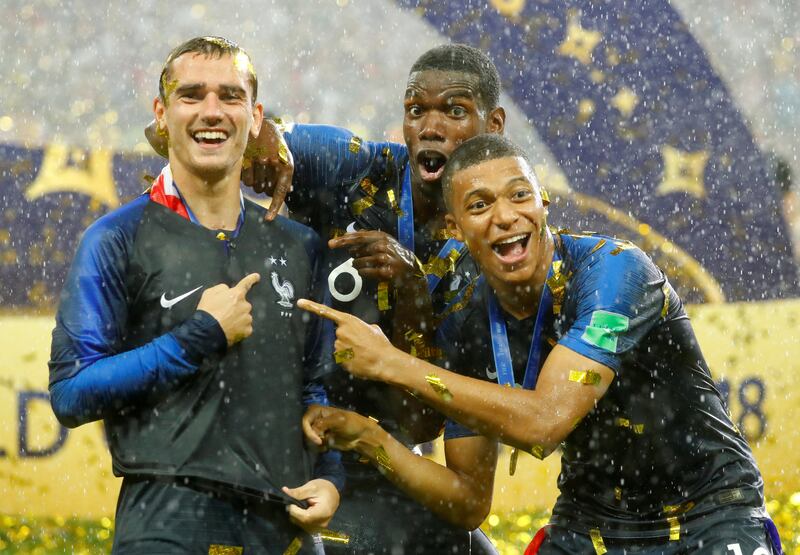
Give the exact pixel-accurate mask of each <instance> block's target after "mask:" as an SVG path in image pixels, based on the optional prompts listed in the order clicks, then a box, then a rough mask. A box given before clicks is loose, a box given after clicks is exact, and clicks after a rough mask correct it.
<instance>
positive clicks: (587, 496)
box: [300, 135, 780, 555]
mask: <svg viewBox="0 0 800 555" xmlns="http://www.w3.org/2000/svg"><path fill="white" fill-rule="evenodd" d="M442 183H443V192H444V194H445V195H446V198H447V202H448V207H449V213H448V215H447V222H448V228H449V229H450V231H451V232H452V233H453V235H454V237H456V238H457V239H459V240H462V241H464V242H465V243H466V244H467V246H468V247H469V251H470V253H471V254H472V256H473V257H474V259H475V261H476V262H477V264H478V266H479V267H480V268H481V271H482V275H481V278H480V279H478V280H476V281H475V282H473V283H472V284H471V285H469V286H468V287H467V288H465V289H464V290H463V292H462V295H461V296H460V298H458V299H457V300H456V301H455V302H454V303H453V304H452V305H451V307H450V308H449V312H450V316H449V318H448V319H447V320H446V321H445V323H444V324H443V325H442V326H441V328H440V330H439V331H440V340H439V346H440V347H441V348H442V349H443V350H444V351H445V353H446V355H445V356H444V358H443V360H442V361H441V364H443V365H444V366H445V368H447V369H445V368H443V367H437V366H434V365H433V364H431V363H428V362H425V361H422V360H419V359H417V358H414V357H411V356H410V355H408V354H406V353H403V352H401V351H399V350H397V349H395V348H393V347H392V346H391V344H390V343H389V342H388V341H387V340H386V338H385V337H383V336H382V335H381V334H380V333H378V331H377V330H376V329H375V328H374V327H370V326H367V325H366V324H364V323H363V322H361V321H359V320H358V319H356V318H355V317H353V316H351V315H348V314H343V313H340V312H335V311H333V310H331V309H330V308H328V307H324V306H321V305H318V304H315V303H310V302H306V301H301V302H300V306H301V307H302V308H305V309H308V310H312V311H313V312H315V313H317V314H319V315H321V316H324V317H327V318H329V319H331V320H333V321H334V322H335V323H337V324H338V329H337V339H336V350H337V352H339V353H347V356H346V360H345V362H344V363H343V366H344V367H345V368H346V369H347V370H348V371H349V372H351V373H352V374H353V375H354V376H357V377H360V378H365V379H372V380H378V381H382V382H385V383H388V384H391V385H393V386H395V387H400V388H405V389H408V390H409V391H411V392H412V393H414V394H415V395H417V396H418V397H420V398H422V399H424V400H425V402H427V403H429V404H430V405H431V406H433V407H434V408H436V409H437V410H439V411H441V412H442V413H444V414H446V415H447V416H448V417H449V418H450V419H451V420H450V422H448V425H447V430H446V432H445V449H446V453H448V454H449V452H450V451H451V450H455V449H456V446H458V448H459V449H465V448H468V449H470V450H471V451H472V455H473V457H474V465H475V466H476V467H478V468H482V469H484V470H482V472H481V473H476V472H468V473H465V472H464V471H463V464H464V461H463V459H460V460H459V466H457V467H455V468H449V467H450V466H451V465H450V461H449V459H448V461H447V462H448V468H445V467H441V466H439V465H436V464H435V463H433V462H432V461H427V460H423V459H420V458H419V457H414V456H413V455H410V454H409V452H408V451H407V450H406V449H404V448H403V446H402V445H400V444H398V443H397V442H396V441H394V440H393V439H392V438H391V436H389V435H388V434H386V433H385V432H384V431H383V430H381V428H380V426H379V424H377V423H375V422H373V421H370V420H369V419H366V418H364V417H363V416H359V415H357V414H354V413H352V412H347V411H342V410H339V409H331V408H325V409H322V410H320V411H319V415H318V417H317V418H316V419H315V420H314V421H310V422H306V431H307V435H308V436H309V437H310V438H311V439H312V440H313V441H315V442H317V443H319V444H325V442H327V443H328V444H330V445H331V446H333V447H336V448H340V449H352V450H356V451H358V452H359V453H360V454H362V455H363V456H365V457H367V458H369V459H370V460H371V461H372V462H373V464H375V465H376V466H379V467H381V468H383V469H384V471H385V472H386V473H387V475H388V476H389V477H390V479H392V480H394V481H395V482H396V483H398V484H399V485H400V486H401V487H403V488H404V489H406V491H408V492H409V494H410V495H412V496H414V497H415V498H416V499H418V500H420V502H422V503H424V504H426V505H427V506H429V507H431V509H432V510H434V511H437V512H439V513H440V514H443V515H446V516H447V517H448V518H450V519H451V520H453V521H454V522H462V523H463V524H464V525H468V526H472V525H473V524H474V523H475V522H479V521H480V520H481V519H482V518H483V517H484V516H485V515H486V514H487V513H488V510H489V508H490V504H491V492H490V491H489V494H488V495H487V494H486V490H485V488H482V487H481V484H480V482H479V481H476V479H477V478H480V476H481V475H483V476H485V475H486V473H487V471H486V467H487V465H492V464H493V463H494V459H492V458H491V456H490V453H491V451H490V449H491V446H492V443H491V441H492V440H493V439H495V438H496V439H499V440H501V441H503V442H504V443H507V444H509V445H511V446H513V447H515V448H517V449H519V450H523V451H525V452H527V453H530V454H532V455H534V456H536V457H538V458H543V457H546V456H548V455H549V454H551V453H552V452H554V451H555V450H556V449H557V448H558V447H560V448H561V450H562V456H561V463H562V466H561V475H560V477H559V488H560V491H561V494H560V496H559V498H558V500H557V502H556V505H555V507H554V508H553V511H552V517H551V522H550V525H548V526H547V527H546V528H544V529H543V530H541V531H540V532H539V534H537V536H536V538H535V539H534V542H533V543H532V544H531V546H530V547H529V551H528V553H537V552H538V553H540V554H551V553H592V552H595V553H599V554H601V553H611V554H615V555H616V554H622V553H632V552H635V553H651V554H656V553H658V554H665V555H677V554H679V553H708V554H714V555H716V554H723V553H748V554H755V555H769V554H772V553H780V540H779V539H778V537H777V532H776V530H775V527H774V525H773V524H772V522H771V520H770V519H769V516H768V514H767V511H766V509H765V507H764V497H763V481H762V479H761V475H760V473H759V471H758V468H757V467H756V463H755V461H754V459H753V456H752V453H751V451H750V448H749V446H748V445H747V442H746V441H745V440H744V438H743V437H742V436H741V434H740V433H739V431H738V430H737V429H736V427H735V426H734V425H733V423H732V422H731V420H730V418H729V417H728V414H727V410H726V407H725V404H724V402H723V399H722V397H721V395H720V393H719V391H718V390H717V389H716V387H715V386H714V382H713V380H712V379H711V374H710V372H709V369H708V367H707V365H706V363H705V360H704V358H703V354H702V352H701V351H700V348H699V346H698V343H697V339H696V338H695V335H694V332H693V330H692V327H691V324H690V322H689V319H688V317H687V315H686V312H685V311H684V308H683V305H682V303H681V300H680V298H679V297H678V295H677V293H676V292H675V291H674V289H673V288H672V286H671V285H670V284H669V282H668V280H667V278H666V276H665V275H664V273H663V272H662V271H661V270H660V269H659V268H658V267H656V266H655V264H653V262H652V261H651V260H650V259H649V258H648V257H647V255H646V254H644V253H643V252H642V251H641V250H639V249H638V248H636V247H635V246H634V245H633V244H631V243H629V242H627V241H623V240H619V239H615V238H612V237H606V236H602V235H596V234H592V233H584V234H580V233H570V232H569V231H560V232H555V233H554V232H552V231H551V230H549V229H548V227H547V224H546V217H547V197H546V195H545V194H544V192H543V190H542V189H541V188H540V187H539V185H538V183H537V181H536V178H535V176H534V174H533V170H532V167H531V164H530V162H529V161H528V159H527V156H526V155H525V153H524V152H522V151H521V150H520V149H519V148H518V147H516V146H515V145H514V144H512V143H510V142H509V141H508V140H507V139H505V138H503V137H501V136H498V135H481V136H478V137H475V138H473V139H470V140H468V141H466V142H464V143H463V144H462V145H461V146H460V147H459V148H458V149H456V151H455V152H454V153H453V154H452V156H451V157H450V159H449V160H448V163H447V166H446V168H445V171H444V174H443V176H442ZM489 382H497V383H489ZM489 475H491V468H490V470H489Z"/></svg>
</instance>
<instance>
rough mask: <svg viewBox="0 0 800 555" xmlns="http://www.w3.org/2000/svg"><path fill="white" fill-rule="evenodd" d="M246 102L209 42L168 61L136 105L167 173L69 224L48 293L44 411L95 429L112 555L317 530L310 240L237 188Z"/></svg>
mask: <svg viewBox="0 0 800 555" xmlns="http://www.w3.org/2000/svg"><path fill="white" fill-rule="evenodd" d="M256 93H257V78H256V74H255V72H254V71H253V68H252V65H251V63H250V59H249V57H248V55H247V54H246V53H245V52H244V51H243V50H242V49H240V48H239V47H238V46H237V45H236V44H234V43H231V42H230V41H228V40H226V39H222V38H218V37H198V38H195V39H191V40H189V41H187V42H185V43H183V44H181V45H180V46H178V47H176V48H175V49H174V50H173V51H172V52H171V53H170V55H169V56H168V58H167V60H166V62H165V64H164V66H163V70H162V75H161V79H160V83H159V96H158V97H157V98H156V99H155V100H154V102H153V109H154V113H155V117H156V121H157V122H158V127H159V130H160V132H162V133H163V134H164V135H166V136H168V137H169V165H167V166H166V167H165V168H164V169H163V170H162V172H161V175H160V176H159V177H158V179H156V180H155V182H154V184H153V186H152V187H151V188H150V189H149V190H148V192H147V193H145V194H143V195H142V196H141V197H139V198H138V199H136V200H134V201H132V202H131V203H129V204H127V205H125V206H123V207H121V208H120V209H118V210H115V211H114V212H112V213H110V214H108V215H106V216H104V217H102V218H101V219H99V220H98V221H97V222H95V223H94V224H93V225H92V226H90V227H89V228H88V229H87V230H86V232H85V234H84V236H83V238H82V240H81V242H80V246H79V248H78V251H77V253H76V256H75V259H74V261H73V264H72V268H71V271H70V274H69V277H68V280H67V284H66V286H65V288H64V292H63V293H62V298H61V303H60V306H59V310H58V314H57V318H56V328H55V330H54V331H53V342H52V354H51V361H50V393H51V402H52V406H53V410H54V411H55V413H56V416H57V417H58V419H59V421H60V422H62V423H63V424H64V425H66V426H69V427H74V426H78V425H81V424H84V423H87V422H91V421H93V420H97V419H103V421H104V424H105V428H106V432H107V436H108V441H109V447H110V449H111V455H112V461H113V469H114V473H115V474H116V475H118V476H122V477H123V478H124V479H123V482H122V488H121V491H120V497H119V501H118V505H117V524H116V532H115V537H114V552H115V553H141V554H152V553H212V552H213V553H222V552H224V553H234V552H238V553H242V549H243V550H244V553H267V552H268V553H283V552H284V550H286V549H287V547H288V546H290V545H292V544H294V547H293V548H292V549H294V550H295V552H296V551H297V548H299V546H298V542H300V543H305V546H304V547H303V549H306V550H310V549H311V547H312V543H311V541H310V540H308V539H306V540H305V541H304V540H303V539H302V535H300V536H298V534H301V532H302V531H301V530H300V529H299V528H297V527H296V526H295V524H299V525H301V526H303V527H307V528H308V529H313V528H315V527H319V526H325V525H326V524H327V522H328V521H329V520H330V518H331V516H332V515H333V513H334V511H335V510H336V507H337V505H338V502H339V493H338V491H337V486H338V487H341V486H342V479H343V473H342V468H341V465H340V463H339V462H338V460H337V459H336V458H335V457H334V458H332V457H329V456H325V457H322V458H320V459H319V460H318V462H317V465H316V468H315V469H314V475H315V476H316V477H315V478H313V479H312V467H311V463H310V458H309V453H308V452H307V451H306V449H305V445H304V440H303V433H302V429H301V419H302V415H303V411H304V407H305V406H306V405H308V404H310V403H312V402H313V403H317V404H319V403H322V404H325V403H326V399H325V394H324V390H323V389H322V388H321V386H320V385H319V383H318V381H317V378H318V377H319V376H316V375H315V374H314V372H316V371H317V368H318V367H319V366H320V365H319V364H318V360H317V359H318V358H319V349H320V344H321V339H320V328H321V326H320V325H319V322H318V321H317V319H311V320H309V318H308V315H307V314H304V313H303V312H302V311H299V310H297V308H296V306H295V301H296V299H297V298H298V297H299V296H303V295H312V296H315V297H318V292H317V290H316V289H317V284H316V281H317V277H316V273H317V271H318V268H317V266H318V264H319V250H320V244H319V238H318V237H317V236H316V234H314V233H313V231H311V230H310V229H308V228H306V227H305V226H303V225H301V224H299V223H296V222H292V221H290V220H288V219H285V218H282V217H281V218H278V219H276V220H275V221H273V222H271V223H269V224H268V223H266V222H264V215H265V210H263V209H262V208H261V207H259V206H258V205H256V204H254V203H252V202H249V201H245V200H244V199H243V197H242V195H241V191H240V185H239V183H240V182H239V178H240V174H241V165H242V157H243V153H244V150H245V146H246V143H247V139H248V136H254V135H257V134H258V131H259V126H260V125H261V121H262V111H263V108H262V106H261V104H260V103H258V102H256ZM262 276H263V279H261V277H262ZM318 298H319V297H318ZM287 486H292V487H291V488H289V487H287ZM287 507H288V511H287ZM290 518H291V520H292V521H294V523H295V524H293V523H292V522H290Z"/></svg>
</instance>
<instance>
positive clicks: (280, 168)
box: [144, 118, 294, 220]
mask: <svg viewBox="0 0 800 555" xmlns="http://www.w3.org/2000/svg"><path fill="white" fill-rule="evenodd" d="M144 136H145V137H146V138H147V142H149V143H150V146H151V147H153V150H155V151H156V154H158V155H159V156H162V157H163V158H166V157H167V156H168V154H169V145H168V141H167V138H166V137H165V136H164V135H160V134H159V133H158V126H157V124H156V121H155V120H153V121H151V122H150V123H149V124H148V125H147V127H145V128H144ZM293 175H294V158H293V157H292V153H291V151H290V150H289V146H288V145H287V144H286V140H285V139H284V138H283V133H281V130H280V127H279V126H278V124H276V123H275V122H274V121H272V120H270V119H266V118H265V119H264V123H263V125H261V131H260V132H259V134H258V137H256V138H255V139H253V138H252V137H250V138H249V139H248V141H247V150H245V153H244V163H243V164H242V181H243V182H244V184H245V185H247V186H248V187H250V188H251V189H253V191H255V192H256V193H266V194H267V195H269V196H270V197H272V201H271V202H270V205H269V210H268V211H267V215H266V218H265V219H266V220H274V219H275V216H277V215H278V212H279V211H280V209H281V207H282V206H283V202H284V200H286V195H288V194H289V191H291V190H292V176H293Z"/></svg>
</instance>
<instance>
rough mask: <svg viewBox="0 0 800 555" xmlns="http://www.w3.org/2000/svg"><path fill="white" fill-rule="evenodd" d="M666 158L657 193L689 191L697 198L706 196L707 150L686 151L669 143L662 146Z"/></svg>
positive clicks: (663, 155) (662, 152) (662, 153)
mask: <svg viewBox="0 0 800 555" xmlns="http://www.w3.org/2000/svg"><path fill="white" fill-rule="evenodd" d="M661 156H662V157H663V158H664V174H663V176H662V178H661V183H659V184H658V187H656V194H657V195H667V194H669V193H679V192H684V193H688V194H690V195H692V196H695V197H697V198H705V196H706V186H705V182H704V174H705V171H706V164H707V163H708V158H709V153H708V151H707V150H699V151H697V152H684V151H682V150H678V149H677V148H673V147H671V146H669V145H663V146H662V147H661Z"/></svg>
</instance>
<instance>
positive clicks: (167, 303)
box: [161, 285, 203, 308]
mask: <svg viewBox="0 0 800 555" xmlns="http://www.w3.org/2000/svg"><path fill="white" fill-rule="evenodd" d="M202 288H203V286H202V285H201V286H200V287H196V288H194V289H192V290H191V291H188V292H186V293H184V294H183V295H178V296H177V297H175V298H174V299H167V294H166V293H161V306H163V307H164V308H172V305H174V304H177V303H179V302H181V301H182V300H183V299H185V298H186V297H188V296H189V295H191V294H192V293H194V292H195V291H197V290H198V289H202Z"/></svg>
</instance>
